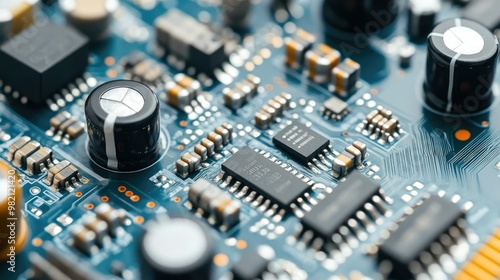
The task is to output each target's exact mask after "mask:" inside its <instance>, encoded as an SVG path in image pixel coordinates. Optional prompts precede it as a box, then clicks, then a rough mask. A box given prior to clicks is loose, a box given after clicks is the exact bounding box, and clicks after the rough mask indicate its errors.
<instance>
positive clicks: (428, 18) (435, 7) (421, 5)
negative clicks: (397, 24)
mask: <svg viewBox="0 0 500 280" xmlns="http://www.w3.org/2000/svg"><path fill="white" fill-rule="evenodd" d="M440 10H441V1H440V0H410V1H409V10H408V12H409V15H408V34H409V35H410V38H412V39H423V38H425V37H427V35H429V33H431V31H432V28H433V27H434V24H435V22H436V15H437V14H438V13H439V11H440Z"/></svg>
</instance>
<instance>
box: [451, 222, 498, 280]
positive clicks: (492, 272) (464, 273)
mask: <svg viewBox="0 0 500 280" xmlns="http://www.w3.org/2000/svg"><path fill="white" fill-rule="evenodd" d="M499 278H500V229H497V230H496V231H495V232H494V233H493V235H492V236H491V237H490V238H489V239H488V241H487V242H486V243H485V244H484V245H483V246H482V247H481V248H480V249H479V250H478V251H477V252H476V253H475V254H474V256H472V258H470V259H469V261H468V262H467V263H466V264H465V265H464V266H463V267H462V269H461V270H460V272H459V273H457V274H456V275H455V277H454V278H453V279H454V280H494V279H499Z"/></svg>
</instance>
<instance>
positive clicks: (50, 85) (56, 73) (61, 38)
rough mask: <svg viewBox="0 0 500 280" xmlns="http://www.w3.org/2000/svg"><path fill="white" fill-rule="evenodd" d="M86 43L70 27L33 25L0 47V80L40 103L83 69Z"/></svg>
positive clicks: (48, 23)
mask: <svg viewBox="0 0 500 280" xmlns="http://www.w3.org/2000/svg"><path fill="white" fill-rule="evenodd" d="M88 57H89V45H88V39H87V38H86V37H85V36H83V35H81V34H80V33H78V32H77V31H76V30H73V29H71V28H70V27H67V26H63V25H57V24H54V23H50V22H47V24H45V25H36V26H35V25H33V26H31V27H29V28H27V29H26V30H24V31H23V32H21V33H20V34H18V35H17V36H15V37H13V38H12V39H10V40H9V41H7V42H6V43H4V44H3V45H2V46H1V47H0V61H2V63H1V65H0V79H2V80H3V81H4V83H5V84H8V85H10V86H12V88H13V89H14V90H17V91H19V92H20V93H21V95H24V96H26V97H27V98H28V99H29V100H30V101H31V102H35V103H41V102H43V101H44V100H45V99H46V98H47V97H48V96H49V95H50V94H52V93H54V92H55V91H57V90H59V89H60V88H62V87H64V86H65V85H67V84H68V83H70V82H72V81H73V80H74V79H75V78H77V77H78V76H80V75H81V74H82V73H83V72H84V71H85V68H86V67H87V64H88Z"/></svg>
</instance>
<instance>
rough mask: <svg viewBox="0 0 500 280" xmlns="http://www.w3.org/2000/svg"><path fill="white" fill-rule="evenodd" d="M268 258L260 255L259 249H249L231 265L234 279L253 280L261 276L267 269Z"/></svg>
mask: <svg viewBox="0 0 500 280" xmlns="http://www.w3.org/2000/svg"><path fill="white" fill-rule="evenodd" d="M268 265H269V259H268V258H266V257H264V256H262V254H260V253H259V250H255V249H251V250H249V251H247V252H245V254H244V255H243V256H242V257H241V259H240V260H239V261H238V262H237V263H236V264H235V265H234V266H233V268H232V269H231V272H232V273H233V279H234V280H253V279H258V278H260V277H261V275H262V273H264V271H266V270H267V266H268Z"/></svg>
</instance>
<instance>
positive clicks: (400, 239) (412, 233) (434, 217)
mask: <svg viewBox="0 0 500 280" xmlns="http://www.w3.org/2000/svg"><path fill="white" fill-rule="evenodd" d="M464 215H465V214H464V212H462V211H461V210H460V208H459V207H458V206H457V205H455V204H453V203H451V202H450V201H447V200H444V199H442V198H440V197H438V196H435V195H432V196H431V197H430V198H429V199H426V200H425V201H424V202H423V203H422V205H420V206H418V207H417V208H415V211H414V212H413V214H412V215H410V216H409V217H407V218H406V219H405V220H404V221H403V222H402V223H401V224H400V225H399V227H398V228H397V230H396V231H395V232H393V233H392V234H391V236H390V237H389V239H387V240H386V241H385V242H384V244H382V246H381V247H380V249H379V255H378V258H379V260H389V261H391V262H392V263H393V268H394V270H395V271H393V272H394V273H395V275H400V276H402V277H406V276H407V275H409V265H410V263H411V262H412V261H413V260H415V259H417V258H418V257H419V255H420V253H422V252H423V251H425V250H427V249H428V248H429V246H430V245H431V244H432V242H434V241H436V240H438V239H439V237H440V236H441V234H443V233H444V232H446V231H448V230H449V229H450V227H452V226H453V225H455V224H456V223H457V221H458V220H459V219H460V218H462V217H464Z"/></svg>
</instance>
